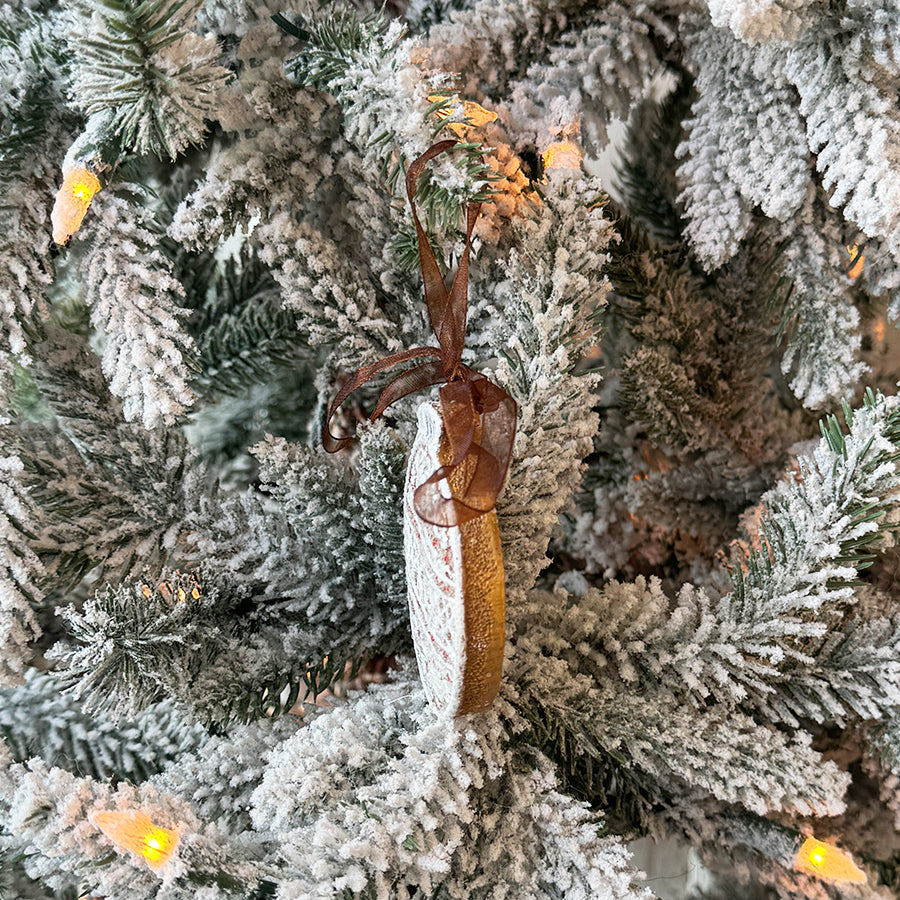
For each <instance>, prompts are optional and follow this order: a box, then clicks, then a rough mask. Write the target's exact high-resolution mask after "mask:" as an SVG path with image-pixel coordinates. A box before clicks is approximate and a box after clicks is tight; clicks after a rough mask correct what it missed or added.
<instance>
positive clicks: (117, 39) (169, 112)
mask: <svg viewBox="0 0 900 900" xmlns="http://www.w3.org/2000/svg"><path fill="white" fill-rule="evenodd" d="M72 3H73V6H74V7H75V9H76V10H77V11H79V12H80V13H81V15H82V16H83V29H78V34H77V37H75V38H73V39H72V40H71V42H70V47H71V50H72V53H73V55H74V63H73V70H72V91H73V94H74V95H75V97H76V100H77V103H78V105H79V106H80V108H81V109H82V110H83V111H84V112H85V114H86V115H87V116H88V117H90V116H93V115H94V114H96V113H100V112H106V111H109V112H111V113H112V115H111V116H110V120H109V126H108V140H109V141H110V142H115V143H118V144H119V146H120V147H121V149H122V150H123V151H131V150H134V151H136V152H138V153H155V154H156V155H157V156H160V157H163V156H168V157H170V158H171V159H174V158H175V157H176V156H178V154H179V153H181V152H182V151H183V150H184V149H185V148H186V147H187V146H188V145H190V144H199V143H201V142H202V140H203V135H204V131H205V122H204V120H205V119H206V118H208V117H210V118H211V117H212V113H213V111H214V108H215V98H216V92H217V91H218V90H219V89H220V88H221V87H222V85H224V83H225V81H226V80H227V79H228V77H229V72H228V71H227V70H226V69H223V68H221V67H220V66H218V65H216V64H215V61H216V59H217V57H218V55H219V48H218V45H217V44H216V41H215V40H214V39H213V38H208V37H200V36H199V35H198V34H195V33H193V32H192V31H190V30H189V29H190V27H191V25H192V23H193V17H194V14H195V12H196V10H197V8H198V6H199V5H200V0H103V2H102V12H100V13H99V15H97V16H96V17H95V16H94V13H95V7H94V5H93V4H91V3H90V2H88V0H72Z"/></svg>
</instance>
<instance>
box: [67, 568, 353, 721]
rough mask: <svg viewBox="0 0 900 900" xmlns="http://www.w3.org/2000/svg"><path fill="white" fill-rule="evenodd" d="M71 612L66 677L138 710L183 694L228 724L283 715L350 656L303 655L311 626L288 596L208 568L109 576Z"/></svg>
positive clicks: (99, 702)
mask: <svg viewBox="0 0 900 900" xmlns="http://www.w3.org/2000/svg"><path fill="white" fill-rule="evenodd" d="M65 616H66V621H67V623H68V626H69V631H70V634H71V636H72V638H73V639H74V641H75V642H77V643H73V644H70V645H69V646H68V647H67V648H65V649H63V648H62V647H60V648H59V649H58V651H57V655H58V656H59V657H60V658H61V659H62V660H63V661H64V663H65V668H64V670H63V671H62V672H61V673H60V677H61V678H62V679H63V681H64V683H66V684H67V685H68V686H70V687H74V689H75V692H76V696H77V697H79V698H80V699H82V700H83V702H84V705H85V708H86V709H87V710H111V711H114V712H115V713H117V714H119V715H123V714H124V715H134V714H136V713H139V712H141V711H142V710H145V709H147V708H148V707H150V706H151V705H152V704H155V703H159V702H162V701H164V700H175V701H177V703H178V704H179V705H180V706H182V707H184V708H187V709H189V710H190V711H191V713H192V715H193V716H195V717H197V718H199V719H200V720H201V721H203V722H205V723H208V724H218V725H227V724H228V723H231V722H236V721H238V722H239V721H249V720H250V719H253V718H258V717H260V716H269V715H282V714H284V713H286V712H287V711H288V710H289V709H290V708H291V707H292V706H293V705H294V703H296V701H297V700H298V698H299V697H300V696H301V694H302V692H305V690H306V689H310V688H312V687H314V686H315V687H317V688H318V689H319V690H324V689H326V688H327V687H329V686H330V685H331V683H333V681H334V680H336V679H337V678H340V677H342V676H343V674H344V666H343V665H341V666H340V668H339V671H336V666H335V665H334V664H332V665H330V666H329V664H328V661H327V660H326V661H324V662H317V661H316V660H315V658H314V657H313V658H312V659H311V663H310V664H309V665H308V664H307V663H306V662H305V661H304V657H303V656H302V654H303V651H304V649H305V648H304V642H305V641H304V638H306V636H307V634H308V632H303V631H302V630H298V629H297V625H296V622H297V619H298V616H297V615H296V614H293V615H292V612H291V609H290V605H289V604H288V603H285V602H281V603H278V602H275V601H267V602H264V603H260V602H258V600H257V599H256V597H255V596H254V592H253V590H252V587H251V586H250V585H247V584H240V583H236V582H235V581H234V580H233V579H231V578H228V577H223V576H222V575H219V574H214V573H213V572H212V571H211V570H209V569H204V570H201V571H200V572H198V574H197V575H185V574H179V573H177V572H163V573H162V580H159V581H157V580H152V579H149V578H148V579H146V580H142V581H139V582H132V583H126V584H122V585H120V586H119V587H117V588H113V587H111V586H107V587H106V588H105V589H103V590H102V591H99V592H98V593H97V594H96V595H95V596H94V598H93V599H92V600H89V601H88V602H87V603H86V604H85V606H84V609H83V610H81V611H76V610H74V609H71V608H70V609H68V610H67V611H66V613H65ZM299 618H300V619H301V621H302V620H303V617H302V615H301V616H299ZM333 637H334V638H335V639H336V638H337V635H333ZM307 658H308V657H307Z"/></svg>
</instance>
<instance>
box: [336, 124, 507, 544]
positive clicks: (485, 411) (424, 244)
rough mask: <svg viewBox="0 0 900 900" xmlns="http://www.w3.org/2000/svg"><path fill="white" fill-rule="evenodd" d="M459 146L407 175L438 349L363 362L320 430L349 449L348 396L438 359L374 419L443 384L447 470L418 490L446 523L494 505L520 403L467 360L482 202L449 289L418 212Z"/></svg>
mask: <svg viewBox="0 0 900 900" xmlns="http://www.w3.org/2000/svg"><path fill="white" fill-rule="evenodd" d="M457 143H458V142H457V141H453V140H448V141H440V142H439V143H437V144H434V145H433V146H432V147H429V149H428V150H426V151H425V153H423V154H422V155H421V156H420V157H419V158H418V159H416V160H415V161H414V162H413V163H412V164H411V165H410V167H409V170H408V171H407V173H406V193H407V196H408V197H409V205H410V207H411V208H412V215H413V222H414V223H415V227H416V236H417V237H418V244H419V265H420V267H421V269H422V279H423V281H424V285H425V303H426V306H427V308H428V318H429V322H430V323H431V329H432V331H433V332H434V335H435V337H436V338H437V342H438V346H437V347H413V348H411V349H409V350H401V351H400V352H399V353H392V354H391V355H390V356H386V357H384V359H380V360H378V361H377V362H374V363H370V364H369V365H366V366H361V367H360V368H359V369H357V370H356V372H354V374H353V375H352V376H351V377H350V378H349V380H348V381H347V382H346V383H345V384H344V386H343V387H342V388H341V390H340V391H339V392H338V394H337V396H336V397H335V398H334V400H332V401H331V403H330V405H329V407H328V414H327V418H326V420H325V428H324V430H323V433H322V444H323V446H324V447H325V449H326V450H327V451H328V452H329V453H334V452H335V451H337V450H340V449H342V448H343V447H345V446H346V445H347V444H348V443H350V441H351V440H352V438H350V437H335V436H334V435H333V434H332V433H331V430H330V424H331V420H332V418H333V417H334V415H335V413H336V412H337V411H338V409H340V407H341V405H342V404H343V402H344V401H345V400H346V399H347V398H348V397H349V396H350V394H352V393H353V392H354V391H355V390H356V389H357V388H359V387H361V386H362V385H363V384H365V383H366V382H367V381H369V380H370V379H371V378H373V377H374V376H375V375H378V374H379V373H381V372H383V371H385V370H386V369H389V368H391V367H393V366H395V365H397V364H398V363H402V362H408V361H410V360H413V359H422V358H424V357H432V361H430V362H422V363H419V364H418V365H416V366H413V367H412V368H410V369H406V370H405V371H403V372H401V373H400V374H399V375H397V376H396V377H395V378H393V379H392V380H391V381H390V382H389V383H388V385H387V387H385V388H384V390H383V391H382V392H381V396H380V397H379V398H378V403H377V404H376V406H375V409H374V411H373V412H372V415H371V416H370V417H369V420H370V421H372V422H374V421H375V419H377V418H378V417H379V416H380V415H381V414H382V413H383V412H384V411H385V410H386V409H387V408H388V407H389V406H390V405H391V404H392V403H395V402H396V401H397V400H399V399H401V398H402V397H406V396H407V395H409V394H412V393H414V392H416V391H420V390H422V389H423V388H426V387H430V386H431V385H434V384H440V385H441V388H440V391H439V396H440V404H441V419H442V421H443V425H444V436H445V437H446V448H445V452H443V451H442V456H444V455H445V456H446V460H444V459H443V458H442V459H441V463H442V465H441V467H440V468H439V469H438V470H437V471H436V472H434V473H433V474H432V475H431V476H430V477H429V478H428V479H427V480H426V481H425V482H424V483H423V484H421V485H419V486H418V487H417V488H416V491H415V495H414V504H415V508H416V512H417V513H418V514H419V515H420V516H421V517H422V518H423V519H424V520H425V521H426V522H430V523H432V524H433V525H440V526H444V527H448V528H449V527H451V526H454V525H460V524H461V523H463V522H466V521H469V520H470V519H474V518H475V517H476V516H480V515H483V514H484V513H486V512H490V511H491V510H492V509H493V508H494V506H495V504H496V502H497V496H498V494H499V493H500V489H501V488H502V487H503V482H504V481H505V479H506V473H507V471H508V469H509V463H510V460H511V458H512V449H513V442H514V440H515V433H516V413H517V410H516V402H515V400H513V398H512V397H510V395H509V394H508V393H507V392H506V391H504V390H503V388H501V387H499V386H498V385H496V384H494V383H493V382H492V381H488V379H487V378H485V376H484V375H482V374H480V373H478V372H475V371H474V370H473V369H470V368H469V367H468V366H466V365H464V364H463V362H462V352H463V347H464V345H465V336H466V315H467V313H468V289H469V255H470V251H471V247H472V231H473V229H474V228H475V222H476V220H477V219H478V215H479V213H480V211H481V204H480V203H472V204H469V206H468V208H467V209H466V242H465V246H464V248H463V253H462V257H461V258H460V261H459V266H458V267H457V270H456V275H455V276H454V278H453V284H452V285H451V287H450V290H449V291H448V290H447V287H446V285H445V284H444V279H443V277H442V276H441V270H440V267H439V266H438V264H437V260H436V259H435V256H434V252H433V251H432V249H431V245H430V243H429V242H428V236H427V234H426V233H425V229H424V228H423V227H422V223H421V221H420V220H419V215H418V213H417V211H416V204H415V196H416V189H417V186H418V180H419V176H420V175H421V174H422V172H423V171H424V169H425V166H426V165H427V164H428V162H430V161H431V160H432V159H434V158H435V157H436V156H439V155H440V154H441V153H444V152H445V151H447V150H450V149H451V148H452V147H454V146H455V145H456V144H457ZM442 444H443V442H442ZM451 476H453V477H452V478H451ZM442 482H446V483H447V485H449V486H450V496H446V495H445V494H444V493H442V491H441V483H442Z"/></svg>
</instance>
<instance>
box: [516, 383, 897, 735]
mask: <svg viewBox="0 0 900 900" xmlns="http://www.w3.org/2000/svg"><path fill="white" fill-rule="evenodd" d="M845 416H846V419H847V433H846V434H845V432H844V430H843V429H842V428H841V427H840V425H839V424H838V422H837V421H836V420H835V419H829V420H827V421H826V422H825V423H823V434H824V436H823V438H822V440H821V441H820V442H819V445H818V447H817V448H816V449H815V451H814V452H813V453H812V454H811V455H810V456H807V457H801V458H800V459H799V460H798V470H799V474H798V475H797V476H793V477H789V478H788V479H786V480H785V481H784V482H782V483H781V484H779V485H778V486H777V487H775V488H774V489H773V490H771V491H770V492H769V493H768V494H766V495H764V496H763V498H762V501H761V505H760V510H761V515H760V521H761V525H760V535H759V539H758V542H757V545H756V547H755V549H752V550H750V551H749V553H748V554H747V556H746V557H741V556H738V557H737V558H736V559H735V561H734V566H733V569H732V572H733V579H734V581H733V592H732V593H730V594H726V595H725V596H723V597H721V598H718V599H716V598H713V597H710V596H709V595H707V594H706V593H705V592H704V591H702V590H698V589H697V588H695V587H693V586H692V585H684V586H683V587H682V589H681V590H680V591H679V593H678V596H677V598H675V599H674V600H670V599H669V598H668V597H667V596H666V595H665V593H664V592H663V590H662V588H661V585H660V583H659V581H658V580H657V579H651V580H650V582H649V584H648V583H647V582H645V581H644V579H642V578H639V579H637V580H636V581H635V583H634V584H631V585H628V584H617V583H615V582H613V583H612V584H610V585H608V586H607V587H606V588H604V589H603V590H602V591H599V590H596V589H592V590H589V591H588V592H587V593H586V594H585V596H584V597H581V598H577V599H575V598H573V599H571V601H569V602H565V601H563V602H562V606H560V605H559V601H554V603H550V602H549V601H550V596H551V595H546V594H542V595H540V596H541V598H542V599H538V598H535V600H534V601H533V603H532V605H530V606H529V607H526V608H523V611H522V615H523V617H524V620H526V621H527V620H529V619H530V617H535V616H536V617H538V618H540V617H541V616H544V615H546V616H551V617H552V620H553V624H552V625H549V626H548V627H549V628H550V629H551V631H555V632H558V633H559V635H560V636H563V635H565V636H566V640H567V641H568V642H569V643H570V644H571V645H572V646H585V647H587V648H591V653H592V654H594V655H592V656H589V657H587V658H586V660H585V663H584V664H585V665H586V666H588V667H589V671H591V672H592V673H593V674H594V675H595V676H596V677H603V678H612V679H614V680H615V681H619V680H621V682H624V683H626V684H631V685H635V686H636V685H644V686H645V688H646V687H650V686H655V685H657V684H659V683H660V682H662V683H663V684H664V685H665V686H666V687H667V689H669V690H672V691H673V692H675V693H676V694H679V695H683V694H684V693H685V692H687V694H688V695H693V698H694V701H693V702H696V703H697V704H698V705H700V706H702V705H704V704H707V703H711V702H716V703H721V704H724V705H726V706H729V707H732V708H734V707H735V706H738V705H742V706H745V707H747V708H753V709H754V710H755V711H756V712H758V713H761V714H762V715H764V716H765V717H767V718H769V719H770V720H772V721H776V722H779V721H781V722H785V723H787V724H789V725H791V726H796V725H797V724H798V718H801V717H802V718H809V719H813V720H815V721H818V722H827V721H838V722H841V721H845V720H846V717H847V716H849V715H855V716H858V717H860V718H866V719H870V718H882V717H885V716H889V715H893V711H894V709H895V708H896V706H897V704H898V702H900V667H898V664H897V658H898V657H897V655H896V654H897V649H898V640H900V636H898V633H897V624H896V623H892V622H889V621H887V620H884V619H878V618H876V619H873V620H871V621H868V622H867V621H864V620H856V619H851V618H849V617H848V616H847V608H848V606H849V605H850V604H852V603H853V602H854V586H855V585H856V584H857V583H858V582H857V580H856V579H857V573H858V571H859V570H860V569H862V568H864V567H865V566H867V565H868V564H869V563H870V562H871V560H872V555H873V552H874V551H875V550H876V549H877V543H878V539H879V535H880V534H881V533H883V531H884V530H886V529H892V528H893V527H894V526H893V524H892V523H893V517H892V515H891V511H892V508H893V504H894V503H895V500H896V497H897V476H896V468H895V459H896V457H897V442H898V441H900V430H898V428H900V412H898V410H897V404H896V401H894V400H886V399H885V398H883V397H880V396H876V395H874V394H870V395H868V397H867V400H866V403H865V405H864V406H863V407H862V408H861V409H860V410H857V411H854V412H851V411H850V410H847V412H846V413H845ZM542 603H543V605H544V606H546V610H545V611H544V612H541V611H540V607H541V605H542ZM569 604H571V605H569ZM554 608H556V610H557V611H556V612H555V613H554V612H551V610H553V609H554ZM591 660H593V661H591Z"/></svg>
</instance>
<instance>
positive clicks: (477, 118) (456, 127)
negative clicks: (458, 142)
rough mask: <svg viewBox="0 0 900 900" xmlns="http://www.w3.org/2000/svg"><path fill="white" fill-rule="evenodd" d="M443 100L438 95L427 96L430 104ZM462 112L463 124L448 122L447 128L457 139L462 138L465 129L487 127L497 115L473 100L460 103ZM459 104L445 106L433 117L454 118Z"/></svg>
mask: <svg viewBox="0 0 900 900" xmlns="http://www.w3.org/2000/svg"><path fill="white" fill-rule="evenodd" d="M443 99H445V98H444V97H442V96H441V95H440V94H429V95H428V100H429V102H431V103H436V102H437V101H438V100H443ZM461 105H462V112H463V116H464V118H465V121H464V122H448V123H447V127H448V128H449V129H450V130H451V131H452V132H453V133H454V134H455V135H456V136H457V137H458V138H464V137H465V133H466V129H467V128H478V127H479V126H481V125H487V124H488V123H489V122H496V121H497V113H495V112H491V111H490V110H488V109H485V108H484V107H483V106H480V105H479V104H477V103H476V102H475V101H474V100H464V101H462V104H461ZM459 109H460V103H459V102H456V103H454V104H453V105H452V106H447V107H445V108H444V109H439V110H437V111H436V112H435V115H436V116H437V117H438V118H439V119H449V118H450V116H454V115H456V114H457V113H458V112H459Z"/></svg>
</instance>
